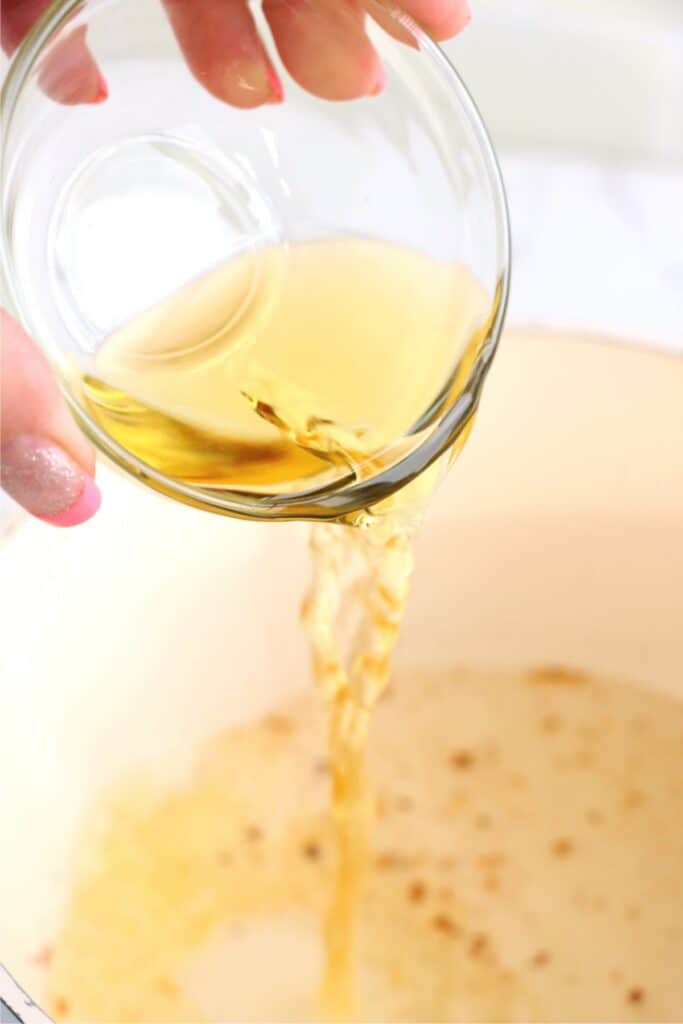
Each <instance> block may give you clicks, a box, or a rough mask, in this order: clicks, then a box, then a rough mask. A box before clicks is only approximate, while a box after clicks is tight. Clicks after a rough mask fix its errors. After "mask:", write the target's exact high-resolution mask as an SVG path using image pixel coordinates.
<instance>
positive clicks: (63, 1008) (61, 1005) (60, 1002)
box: [53, 996, 69, 1017]
mask: <svg viewBox="0 0 683 1024" xmlns="http://www.w3.org/2000/svg"><path fill="white" fill-rule="evenodd" d="M53 1006H54V1014H55V1017H65V1016H66V1015H67V1013H68V1012H69V1001H68V999H65V998H64V996H56V997H55V1000H54V1003H53Z"/></svg>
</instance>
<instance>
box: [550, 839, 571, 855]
mask: <svg viewBox="0 0 683 1024" xmlns="http://www.w3.org/2000/svg"><path fill="white" fill-rule="evenodd" d="M550 852H551V853H552V855H553V857H559V858H560V859H562V858H564V857H569V856H570V855H571V854H572V853H573V852H574V843H573V842H572V840H571V839H567V838H566V837H562V838H560V839H555V840H554V842H553V843H552V844H551V846H550Z"/></svg>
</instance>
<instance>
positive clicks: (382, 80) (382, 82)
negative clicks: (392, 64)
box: [370, 65, 387, 96]
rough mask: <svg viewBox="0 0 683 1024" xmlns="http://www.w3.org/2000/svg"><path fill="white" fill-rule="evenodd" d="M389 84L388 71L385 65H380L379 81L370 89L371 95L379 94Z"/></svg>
mask: <svg viewBox="0 0 683 1024" xmlns="http://www.w3.org/2000/svg"><path fill="white" fill-rule="evenodd" d="M386 85H387V73H386V71H385V69H384V66H383V65H380V69H379V74H378V75H377V81H376V82H375V85H374V87H373V88H372V89H371V90H370V95H371V96H379V94H380V93H381V92H384V90H385V89H386Z"/></svg>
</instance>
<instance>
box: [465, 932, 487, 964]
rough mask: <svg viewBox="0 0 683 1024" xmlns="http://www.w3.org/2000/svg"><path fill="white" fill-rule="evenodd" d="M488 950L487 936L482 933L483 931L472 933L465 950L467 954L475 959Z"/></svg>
mask: <svg viewBox="0 0 683 1024" xmlns="http://www.w3.org/2000/svg"><path fill="white" fill-rule="evenodd" d="M488 951H489V940H488V936H487V935H484V934H483V932H478V933H477V934H476V935H473V936H472V939H471V941H470V944H469V948H468V950H467V952H468V953H469V955H470V956H471V957H474V958H475V959H477V958H478V957H480V956H485V955H486V953H488Z"/></svg>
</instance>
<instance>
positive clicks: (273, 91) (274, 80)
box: [266, 63, 285, 103]
mask: <svg viewBox="0 0 683 1024" xmlns="http://www.w3.org/2000/svg"><path fill="white" fill-rule="evenodd" d="M266 71H267V74H268V85H269V86H270V95H271V98H270V99H269V100H268V102H269V103H282V101H283V100H284V98H285V90H284V89H283V88H282V82H281V81H280V79H279V77H278V73H277V71H276V70H275V68H274V67H273V66H272V64H270V63H269V64H267V65H266Z"/></svg>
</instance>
